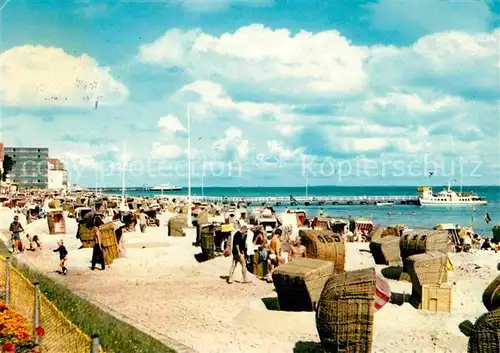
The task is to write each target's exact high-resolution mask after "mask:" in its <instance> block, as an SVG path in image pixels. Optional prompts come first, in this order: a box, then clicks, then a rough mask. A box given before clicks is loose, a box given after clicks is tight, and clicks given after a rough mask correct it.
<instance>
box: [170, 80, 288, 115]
mask: <svg viewBox="0 0 500 353" xmlns="http://www.w3.org/2000/svg"><path fill="white" fill-rule="evenodd" d="M190 93H195V94H197V96H198V97H197V99H194V100H191V102H190V106H191V108H192V109H193V111H194V113H195V114H196V116H203V117H210V116H211V115H214V117H220V116H219V114H226V113H229V114H231V113H233V114H234V113H237V116H238V117H241V118H243V119H248V120H250V119H252V120H254V119H257V118H263V117H266V116H271V117H275V118H280V117H281V115H283V116H285V115H286V114H282V112H281V107H280V106H279V105H274V104H268V103H254V102H235V101H234V100H233V99H232V98H231V97H230V96H229V95H228V94H227V93H226V92H225V90H224V89H223V87H222V86H221V85H220V84H217V83H214V82H211V81H203V80H198V81H195V82H192V83H190V84H187V85H185V86H184V87H182V88H181V89H180V90H179V91H178V92H177V93H176V94H175V96H176V97H181V96H182V95H189V94H190ZM211 113H212V114H211Z"/></svg>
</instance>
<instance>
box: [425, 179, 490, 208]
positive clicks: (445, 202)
mask: <svg viewBox="0 0 500 353" xmlns="http://www.w3.org/2000/svg"><path fill="white" fill-rule="evenodd" d="M418 192H419V195H418V200H419V201H420V205H421V206H452V205H474V206H478V205H486V204H487V203H488V200H486V199H485V198H483V197H479V196H477V195H476V194H474V193H473V192H458V193H457V192H455V191H453V190H452V189H451V184H450V183H448V188H447V189H444V190H443V191H441V192H439V193H438V194H433V193H432V188H431V187H430V186H421V187H419V188H418Z"/></svg>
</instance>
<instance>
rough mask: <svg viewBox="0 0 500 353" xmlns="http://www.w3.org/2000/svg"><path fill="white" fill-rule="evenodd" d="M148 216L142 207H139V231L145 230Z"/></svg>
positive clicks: (143, 231)
mask: <svg viewBox="0 0 500 353" xmlns="http://www.w3.org/2000/svg"><path fill="white" fill-rule="evenodd" d="M148 218H149V217H148V215H147V214H146V213H144V210H143V209H141V213H139V228H141V233H145V232H146V227H147V224H148V223H147V219H148Z"/></svg>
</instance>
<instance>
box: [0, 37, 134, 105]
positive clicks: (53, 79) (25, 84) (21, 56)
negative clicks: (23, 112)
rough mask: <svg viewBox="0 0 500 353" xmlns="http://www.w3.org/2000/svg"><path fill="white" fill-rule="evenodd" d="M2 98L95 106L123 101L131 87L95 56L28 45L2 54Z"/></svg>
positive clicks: (28, 102) (21, 102) (7, 101)
mask: <svg viewBox="0 0 500 353" xmlns="http://www.w3.org/2000/svg"><path fill="white" fill-rule="evenodd" d="M0 68H1V73H2V80H1V81H0V101H3V102H4V103H5V104H8V105H15V106H69V107H85V106H87V107H89V106H90V107H94V106H95V105H96V101H98V105H113V104H120V103H122V102H123V101H125V100H126V98H127V96H128V89H127V87H125V85H124V84H123V83H121V82H120V81H117V80H116V79H114V78H113V77H112V76H111V73H110V68H108V67H100V66H99V65H98V63H97V62H96V61H95V59H93V58H92V57H90V56H88V55H86V54H84V55H82V56H79V57H76V56H72V55H69V54H67V53H65V52H64V51H63V50H62V49H59V48H54V47H43V46H33V45H24V46H20V47H14V48H12V49H9V50H7V51H5V52H3V53H2V54H0Z"/></svg>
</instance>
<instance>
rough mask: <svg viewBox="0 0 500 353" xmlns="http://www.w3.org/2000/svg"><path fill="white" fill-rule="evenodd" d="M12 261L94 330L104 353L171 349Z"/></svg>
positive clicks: (0, 250) (1, 248) (0, 248)
mask: <svg viewBox="0 0 500 353" xmlns="http://www.w3.org/2000/svg"><path fill="white" fill-rule="evenodd" d="M0 255H2V256H4V257H6V256H10V252H9V251H8V250H7V248H6V247H5V245H4V244H3V242H0ZM12 264H13V265H14V266H15V267H16V268H17V269H18V270H20V271H21V272H22V273H23V275H24V276H26V278H28V279H29V280H30V281H31V282H33V283H34V282H38V283H40V290H41V292H42V293H43V294H44V295H45V296H46V297H47V299H49V300H50V301H51V302H52V303H53V304H54V305H55V306H56V307H57V308H58V309H59V310H60V311H61V312H62V313H63V314H64V315H65V316H66V317H67V318H68V319H69V320H70V321H71V322H73V323H74V324H75V325H76V326H78V327H79V328H80V329H81V330H82V331H83V332H85V333H86V334H87V335H89V336H91V335H92V334H98V335H99V343H100V344H101V347H102V348H103V349H104V351H105V352H106V353H128V352H130V353H132V352H134V353H135V352H137V353H174V352H175V350H173V349H171V348H168V347H167V346H165V345H164V344H163V343H161V342H160V341H158V340H157V339H155V338H153V337H151V336H149V335H147V334H145V333H144V332H142V331H140V330H138V329H136V328H135V327H133V326H131V325H129V324H127V323H124V322H123V321H121V320H119V319H117V318H115V317H114V316H112V315H110V314H108V313H106V312H105V311H103V310H101V309H99V308H98V307H97V306H95V305H93V304H91V303H89V302H88V301H87V300H85V299H83V298H80V297H79V296H77V295H76V294H74V293H72V292H71V291H70V290H69V289H68V288H66V287H65V286H63V285H61V284H59V283H57V282H55V281H54V280H52V279H50V278H49V277H48V276H45V275H43V274H41V273H40V272H37V271H35V270H33V269H30V268H28V267H27V266H24V265H21V264H19V263H17V262H16V261H15V259H14V258H13V261H12Z"/></svg>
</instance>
